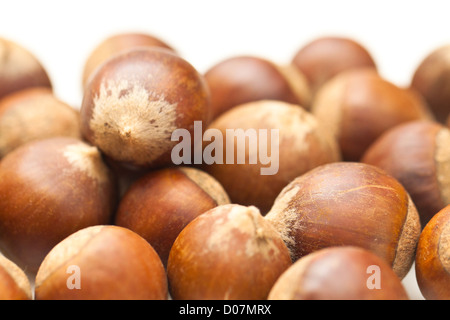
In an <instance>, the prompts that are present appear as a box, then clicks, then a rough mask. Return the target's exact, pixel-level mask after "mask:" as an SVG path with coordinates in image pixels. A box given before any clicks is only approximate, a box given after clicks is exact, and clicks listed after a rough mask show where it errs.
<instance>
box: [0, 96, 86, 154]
mask: <svg viewBox="0 0 450 320" xmlns="http://www.w3.org/2000/svg"><path fill="white" fill-rule="evenodd" d="M56 136H66V137H72V138H78V139H80V138H81V132H80V123H79V113H78V111H77V110H76V109H75V108H73V107H71V106H69V105H68V104H66V103H65V102H63V101H61V100H59V99H58V98H57V97H55V96H54V94H53V92H52V90H51V89H50V88H47V87H33V88H27V89H23V90H20V91H16V92H14V93H11V94H9V95H8V96H6V97H4V98H3V99H1V100H0V158H2V157H4V156H5V155H6V154H7V153H9V152H11V151H12V150H14V149H16V148H17V147H19V146H21V145H23V144H25V143H27V142H30V141H35V140H41V139H46V138H51V137H56Z"/></svg>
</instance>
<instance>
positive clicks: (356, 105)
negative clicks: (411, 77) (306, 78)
mask: <svg viewBox="0 0 450 320" xmlns="http://www.w3.org/2000/svg"><path fill="white" fill-rule="evenodd" d="M311 110H312V113H313V114H314V115H315V116H316V117H317V119H318V120H319V121H321V122H323V123H324V124H325V125H326V126H327V127H328V128H329V130H330V131H331V132H333V134H334V135H335V137H336V139H337V140H338V142H339V146H340V148H341V151H342V156H343V159H344V160H347V161H359V160H360V158H361V156H362V155H363V153H364V152H365V151H366V149H367V148H368V147H369V146H370V145H371V144H372V143H373V142H374V141H375V140H376V139H377V138H378V137H379V136H380V135H381V134H382V133H383V132H385V131H386V130H388V129H390V128H392V127H394V126H396V125H398V124H402V123H405V122H408V121H413V120H425V119H426V120H429V119H433V116H432V114H431V112H430V110H429V108H428V106H427V105H426V104H425V103H424V102H423V100H422V99H421V98H420V97H419V96H418V95H417V94H415V93H414V92H411V91H410V90H407V89H403V88H400V87H398V86H396V85H394V84H393V83H391V82H389V81H387V80H385V79H384V78H382V77H381V76H380V75H379V74H377V73H376V72H375V71H374V70H373V69H357V70H350V71H346V72H341V73H340V74H339V75H337V76H336V77H334V78H333V79H331V80H330V81H329V82H327V83H326V84H325V85H324V86H323V87H322V88H321V90H320V91H319V92H318V93H317V96H316V98H315V100H314V103H313V105H312V109H311Z"/></svg>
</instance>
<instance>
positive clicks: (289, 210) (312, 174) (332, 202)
mask: <svg viewBox="0 0 450 320" xmlns="http://www.w3.org/2000/svg"><path fill="white" fill-rule="evenodd" d="M265 218H266V219H267V220H268V221H270V222H271V223H273V225H274V226H275V228H276V229H277V230H278V231H279V232H280V234H281V235H282V237H283V239H284V241H285V242H286V244H287V245H288V247H289V249H290V251H291V256H292V260H293V261H296V260H297V259H299V258H301V257H303V256H305V255H307V254H309V253H312V252H314V251H317V250H319V249H323V248H326V247H332V246H340V245H350V246H357V247H362V248H365V249H368V250H371V251H372V252H374V253H375V254H377V255H378V256H380V257H381V258H383V259H384V260H385V261H387V263H388V264H389V265H390V266H392V268H393V269H394V271H395V273H396V274H397V275H398V276H399V277H400V278H403V277H404V276H405V275H406V274H407V273H408V271H409V270H410V268H411V265H412V263H413V261H414V253H415V248H416V245H417V241H418V239H419V235H420V230H421V227H420V220H419V215H418V213H417V210H416V208H415V206H414V203H413V202H412V200H411V199H410V197H409V195H408V193H407V192H406V190H405V189H404V187H403V186H402V185H401V184H400V183H399V182H398V181H397V180H396V179H394V178H393V177H392V176H390V175H388V174H387V173H386V172H385V171H383V170H381V169H379V168H377V167H375V166H371V165H368V164H363V163H354V162H337V163H330V164H326V165H322V166H320V167H318V168H315V169H313V170H311V171H309V172H307V173H305V174H304V175H302V176H300V177H298V178H297V179H295V180H293V181H292V182H291V183H290V184H289V185H287V186H286V187H285V188H284V189H283V191H282V192H281V193H280V195H279V196H278V198H277V199H276V201H275V203H274V206H273V208H272V209H271V210H270V212H269V213H268V214H267V215H266V216H265Z"/></svg>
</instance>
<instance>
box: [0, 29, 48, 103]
mask: <svg viewBox="0 0 450 320" xmlns="http://www.w3.org/2000/svg"><path fill="white" fill-rule="evenodd" d="M41 86H42V87H48V88H52V84H51V81H50V78H49V76H48V74H47V71H46V70H45V69H44V67H43V66H42V64H41V62H40V61H39V60H38V59H37V58H36V56H35V55H34V54H33V53H31V52H30V51H28V50H27V49H25V48H24V47H22V46H21V45H19V44H17V43H15V42H13V41H10V40H7V39H3V38H0V98H3V97H4V96H6V95H7V94H9V93H12V92H14V91H18V90H21V89H25V88H29V87H41Z"/></svg>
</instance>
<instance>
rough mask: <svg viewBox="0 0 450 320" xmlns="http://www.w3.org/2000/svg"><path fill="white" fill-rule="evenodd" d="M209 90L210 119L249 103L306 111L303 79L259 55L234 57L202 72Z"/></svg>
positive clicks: (307, 101)
mask: <svg viewBox="0 0 450 320" xmlns="http://www.w3.org/2000/svg"><path fill="white" fill-rule="evenodd" d="M205 80H206V82H207V83H208V86H209V88H210V90H211V109H212V115H211V117H212V118H213V119H214V118H217V117H218V116H219V115H220V114H222V113H224V112H225V111H227V110H229V109H231V108H233V107H235V106H237V105H240V104H243V103H247V102H251V101H258V100H280V101H285V102H288V103H292V104H299V105H301V106H302V107H304V108H306V109H308V108H309V105H310V102H311V101H310V100H311V97H310V89H309V84H308V82H307V80H306V78H305V77H304V76H303V75H302V73H301V72H300V71H299V70H298V69H297V68H295V67H293V66H291V65H286V66H282V65H279V64H277V63H274V62H272V61H270V60H268V59H266V58H263V57H258V56H249V55H242V56H233V57H230V58H228V59H224V60H222V61H220V62H218V63H216V64H215V65H213V66H212V67H211V68H209V69H208V70H207V71H206V72H205Z"/></svg>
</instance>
